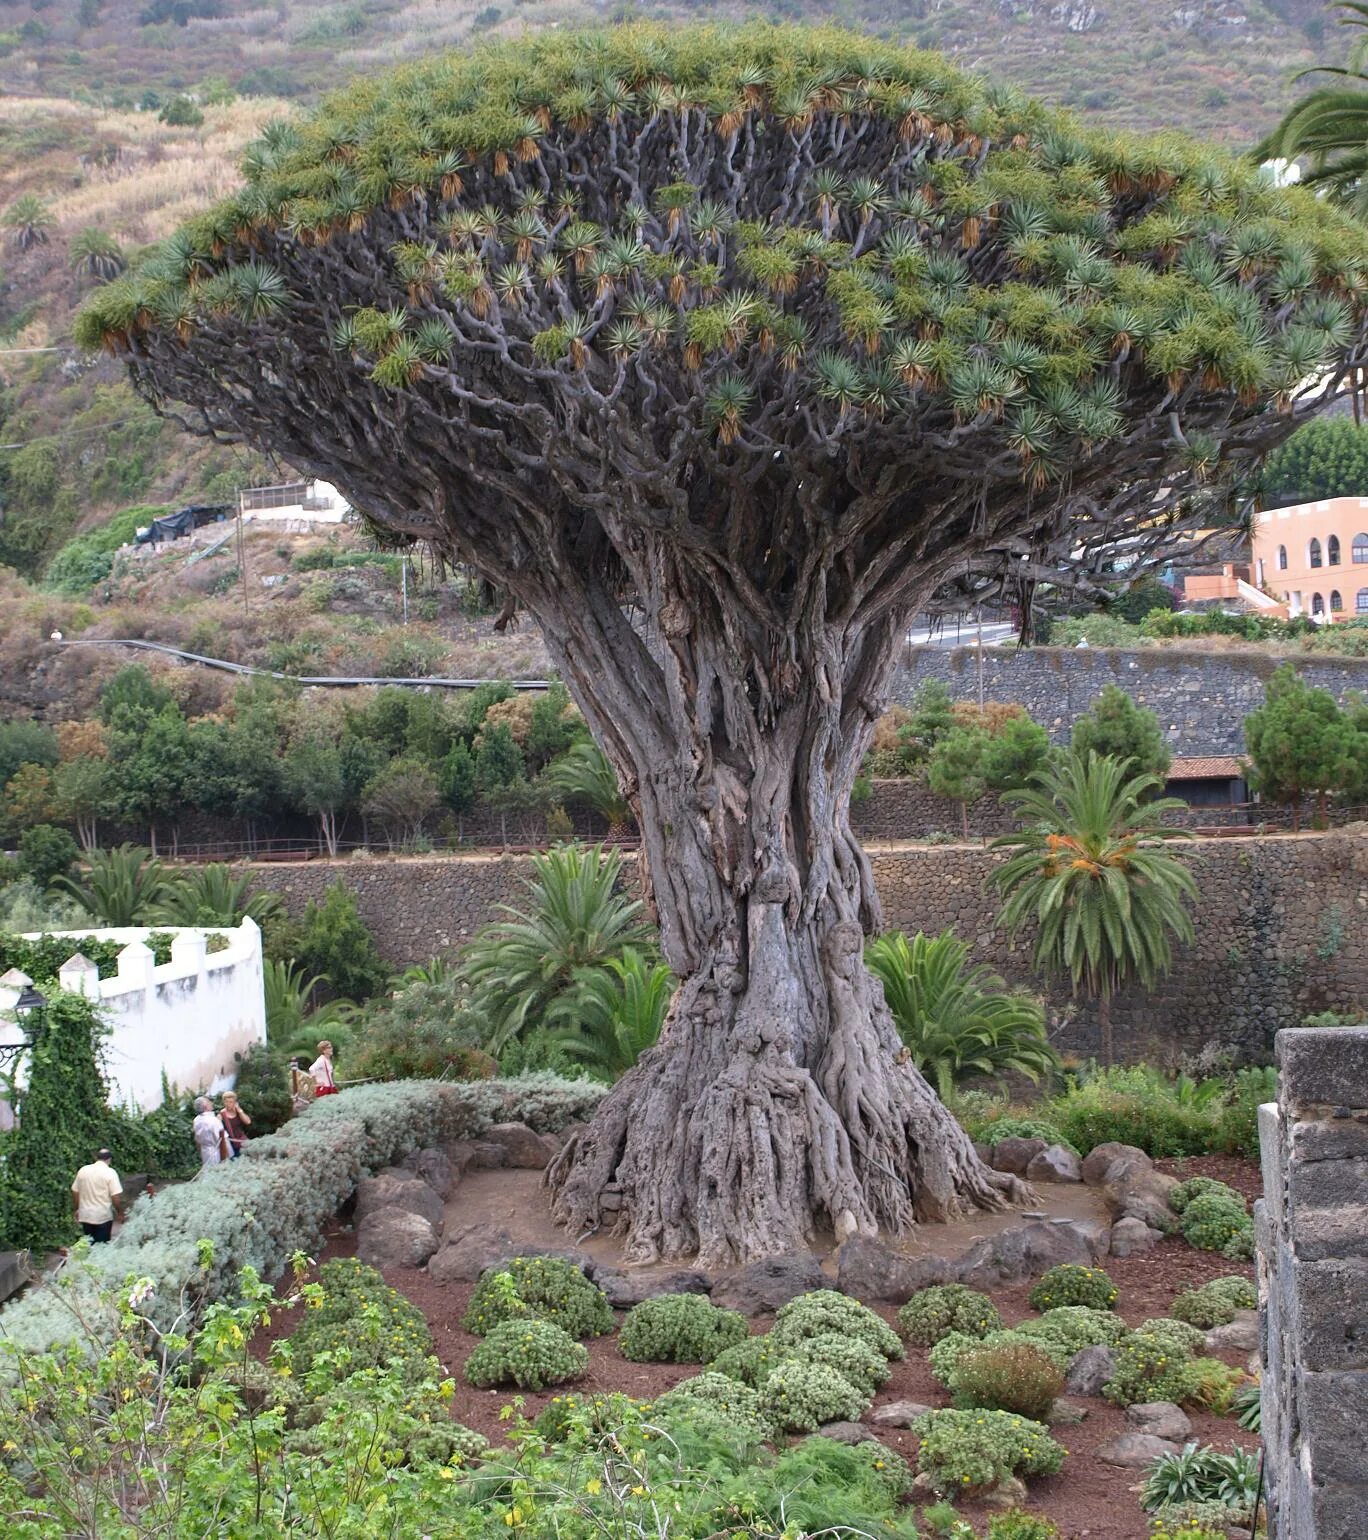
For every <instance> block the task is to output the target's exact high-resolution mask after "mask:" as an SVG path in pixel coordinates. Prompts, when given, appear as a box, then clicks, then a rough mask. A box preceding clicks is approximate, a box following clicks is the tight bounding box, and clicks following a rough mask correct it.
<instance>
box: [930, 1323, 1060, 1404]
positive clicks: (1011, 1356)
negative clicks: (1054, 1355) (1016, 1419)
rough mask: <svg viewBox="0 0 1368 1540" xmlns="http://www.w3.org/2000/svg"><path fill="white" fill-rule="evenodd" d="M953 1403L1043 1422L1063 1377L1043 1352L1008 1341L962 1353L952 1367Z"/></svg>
mask: <svg viewBox="0 0 1368 1540" xmlns="http://www.w3.org/2000/svg"><path fill="white" fill-rule="evenodd" d="M954 1379H955V1404H956V1405H957V1406H966V1407H969V1406H979V1407H987V1408H989V1409H990V1410H992V1411H999V1412H1016V1413H1017V1414H1018V1416H1021V1417H1029V1418H1031V1419H1032V1420H1034V1421H1036V1422H1045V1421H1046V1420H1047V1419H1048V1417H1049V1415H1050V1408H1051V1407H1052V1406H1053V1405H1054V1403H1055V1400H1056V1398H1057V1397H1058V1396H1059V1395H1060V1394H1061V1393H1062V1392H1063V1389H1064V1375H1063V1373H1062V1371H1061V1370H1060V1369H1059V1367H1058V1366H1057V1365H1056V1364H1055V1363H1053V1362H1052V1361H1051V1359H1050V1357H1049V1355H1048V1354H1047V1353H1045V1352H1044V1351H1042V1349H1041V1348H1040V1347H1039V1346H1036V1347H1033V1346H1031V1344H1030V1343H1027V1342H1009V1343H1004V1344H1002V1345H1001V1346H999V1347H985V1348H980V1349H977V1350H974V1351H970V1352H967V1353H964V1354H963V1355H962V1356H961V1357H960V1359H959V1361H958V1362H957V1363H956V1365H955V1373H954Z"/></svg>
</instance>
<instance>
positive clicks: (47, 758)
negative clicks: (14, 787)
mask: <svg viewBox="0 0 1368 1540" xmlns="http://www.w3.org/2000/svg"><path fill="white" fill-rule="evenodd" d="M56 763H57V735H56V734H55V733H54V732H53V730H52V729H51V728H50V727H44V726H43V724H42V723H41V722H27V721H24V720H23V719H22V718H17V719H15V720H14V721H10V722H0V786H3V785H4V784H5V782H6V781H8V780H9V779H10V777H11V776H12V775H13V774H14V773H15V771H17V770H18V769H19V767H20V766H21V765H44V766H52V765H55V764H56Z"/></svg>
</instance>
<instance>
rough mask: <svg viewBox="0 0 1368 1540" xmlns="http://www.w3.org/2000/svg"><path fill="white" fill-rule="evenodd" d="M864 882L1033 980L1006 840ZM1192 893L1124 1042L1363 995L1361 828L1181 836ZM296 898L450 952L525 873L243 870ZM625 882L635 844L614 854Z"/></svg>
mask: <svg viewBox="0 0 1368 1540" xmlns="http://www.w3.org/2000/svg"><path fill="white" fill-rule="evenodd" d="M869 854H870V859H871V861H872V864H873V869H874V876H875V881H876V883H877V885H878V889H879V893H880V895H881V897H882V900H883V906H884V920H885V923H886V925H888V926H889V927H890V928H898V929H902V930H906V931H909V932H911V931H916V930H925V931H929V932H939V931H941V930H945V929H947V928H950V929H954V930H955V931H957V932H958V933H959V935H961V936H963V937H964V938H965V939H966V940H968V941H970V942H971V943H972V945H973V948H974V955H975V957H976V958H977V959H978V960H980V961H983V962H987V963H990V964H992V966H993V967H995V968H997V969H998V970H999V971H1000V972H1002V973H1003V974H1005V975H1006V977H1007V978H1008V979H1009V980H1011V981H1013V982H1015V983H1019V984H1023V985H1026V984H1029V985H1032V987H1038V986H1036V983H1035V981H1034V979H1033V977H1032V973H1031V968H1030V959H1029V953H1028V951H1027V949H1026V948H1025V947H1024V946H1023V945H1022V944H1020V943H1017V944H1012V943H1011V942H1009V941H1008V940H1007V938H1006V937H1004V936H1003V935H1001V934H1000V933H999V932H998V931H997V929H996V927H995V925H994V916H995V914H996V912H997V907H998V904H997V899H996V896H995V895H994V893H993V892H992V890H991V889H990V888H989V887H988V884H987V879H988V875H989V873H990V872H991V871H992V868H993V866H994V865H995V864H996V862H997V861H998V860H1000V859H1001V855H1000V854H999V853H996V852H992V851H986V850H984V849H982V848H981V847H978V846H966V845H931V846H921V847H918V846H875V847H871V849H870V852H869ZM1186 856H1187V859H1188V860H1189V861H1190V862H1191V863H1192V867H1193V871H1194V875H1195V877H1196V879H1197V885H1198V888H1199V891H1200V893H1201V903H1200V907H1199V909H1198V911H1197V916H1196V919H1197V936H1196V939H1195V941H1194V942H1193V944H1192V946H1190V947H1187V948H1183V949H1182V950H1181V952H1180V955H1179V957H1178V960H1177V965H1176V967H1175V968H1174V971H1173V973H1172V975H1171V976H1170V977H1169V978H1168V979H1167V980H1165V981H1163V982H1162V983H1161V984H1159V985H1158V986H1157V987H1156V988H1155V989H1153V990H1148V991H1146V990H1139V989H1135V990H1128V991H1126V992H1125V993H1124V994H1122V995H1120V996H1118V997H1117V999H1116V1000H1115V1001H1114V1003H1113V1011H1112V1018H1113V1022H1114V1025H1115V1031H1116V1041H1117V1043H1118V1045H1119V1050H1120V1051H1121V1052H1123V1053H1125V1054H1127V1055H1128V1056H1130V1057H1137V1058H1138V1057H1148V1058H1154V1059H1157V1060H1160V1061H1163V1062H1169V1061H1172V1060H1174V1059H1176V1058H1177V1057H1178V1056H1179V1055H1181V1054H1195V1053H1198V1052H1200V1051H1201V1050H1202V1049H1204V1048H1207V1047H1208V1046H1214V1047H1224V1048H1230V1049H1234V1050H1236V1051H1237V1052H1239V1053H1241V1054H1244V1055H1247V1056H1249V1057H1254V1058H1261V1059H1266V1058H1267V1057H1268V1055H1269V1053H1270V1052H1271V1049H1272V1043H1273V1035H1274V1033H1275V1032H1276V1031H1277V1030H1278V1029H1279V1028H1282V1027H1288V1026H1295V1025H1296V1024H1297V1023H1299V1022H1300V1020H1301V1019H1302V1017H1303V1016H1304V1015H1306V1014H1308V1013H1310V1012H1313V1011H1320V1010H1327V1009H1335V1010H1349V1009H1352V1008H1355V1007H1357V1006H1360V1005H1364V1004H1368V839H1365V838H1364V836H1363V834H1362V833H1361V832H1359V831H1356V830H1352V829H1351V830H1342V831H1336V832H1333V833H1329V834H1306V835H1299V836H1275V837H1270V838H1263V839H1239V838H1232V839H1222V840H1211V841H1198V842H1196V843H1195V844H1193V845H1192V846H1191V847H1189V848H1188V849H1187V851H1186ZM254 871H255V875H256V880H257V883H258V885H259V886H260V887H262V888H269V889H272V890H274V891H276V892H278V893H280V894H281V896H282V897H283V898H284V899H285V901H286V903H287V905H288V906H289V908H290V909H291V911H292V912H296V913H298V912H299V911H301V910H302V909H303V907H304V905H305V904H306V903H307V902H308V901H309V900H310V899H319V898H321V897H322V896H323V893H324V891H325V890H326V888H327V886H328V884H329V883H331V882H333V881H334V880H336V879H338V878H340V879H341V880H342V881H344V882H345V883H346V884H347V886H348V887H350V888H351V889H352V890H353V891H354V892H355V894H356V896H357V902H358V906H359V909H360V912H361V915H362V917H363V918H364V919H365V921H366V923H367V924H368V925H369V926H370V927H371V928H372V930H373V931H374V932H375V934H376V938H377V940H378V942H379V945H380V949H381V951H382V952H383V953H384V955H385V956H386V957H387V958H388V959H389V960H390V961H391V962H394V963H396V964H407V963H411V962H416V961H420V960H422V959H425V958H427V957H429V956H431V955H433V954H434V953H445V954H451V953H452V952H454V951H456V950H457V949H458V948H460V947H461V946H462V945H463V944H464V943H465V942H466V941H468V940H469V939H470V937H471V936H472V935H473V934H474V933H475V931H476V930H478V929H479V927H480V926H481V925H483V924H485V923H486V922H487V921H489V920H491V919H494V918H496V917H497V907H496V906H497V905H499V904H501V903H511V904H514V905H517V904H520V903H521V902H522V901H523V898H524V896H525V889H524V887H523V883H524V882H525V880H526V879H527V878H528V877H529V876H530V874H531V863H530V861H529V860H528V858H527V857H525V856H499V855H484V856H418V857H409V858H395V859H385V858H377V857H371V858H368V859H365V860H353V861H338V862H325V861H312V862H307V863H303V864H299V865H283V864H280V865H264V866H260V867H257V868H255V869H254ZM624 871H625V873H626V875H627V880H628V881H629V882H631V883H635V880H636V878H635V858H634V857H632V856H630V855H629V856H628V857H627V858H626V860H625V862H624ZM1050 1002H1051V1005H1052V1006H1053V1007H1054V1008H1055V1010H1056V1012H1057V1014H1058V1015H1059V1016H1060V1017H1062V1018H1066V1019H1065V1020H1064V1021H1063V1024H1062V1026H1061V1030H1060V1034H1059V1037H1058V1039H1057V1041H1058V1042H1059V1044H1060V1046H1061V1047H1063V1048H1065V1049H1069V1050H1073V1051H1076V1052H1079V1053H1085V1054H1086V1053H1095V1052H1096V1051H1097V1042H1098V1038H1097V1027H1096V1021H1095V1018H1094V1014H1093V1012H1092V1010H1091V1009H1090V1008H1089V1007H1088V1006H1086V1005H1082V1006H1078V1007H1074V1006H1073V1003H1072V1002H1071V1001H1070V1000H1069V997H1068V993H1067V990H1066V989H1055V990H1053V991H1052V992H1051V995H1050Z"/></svg>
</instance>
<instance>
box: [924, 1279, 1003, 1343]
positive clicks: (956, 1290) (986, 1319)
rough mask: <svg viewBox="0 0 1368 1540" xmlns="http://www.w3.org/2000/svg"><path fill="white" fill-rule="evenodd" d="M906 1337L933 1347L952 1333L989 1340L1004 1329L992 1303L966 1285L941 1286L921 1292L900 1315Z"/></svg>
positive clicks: (947, 1284)
mask: <svg viewBox="0 0 1368 1540" xmlns="http://www.w3.org/2000/svg"><path fill="white" fill-rule="evenodd" d="M898 1325H899V1326H900V1327H901V1328H902V1333H903V1336H904V1337H906V1338H907V1340H908V1341H909V1342H915V1343H916V1344H917V1345H918V1346H919V1347H932V1346H933V1345H934V1344H935V1343H937V1342H939V1341H940V1340H941V1338H942V1337H946V1336H949V1334H950V1333H951V1332H952V1331H955V1332H962V1333H964V1334H965V1335H966V1336H969V1337H986V1336H987V1335H988V1333H989V1332H990V1331H997V1330H998V1329H999V1328H1000V1327H1001V1326H1002V1317H1001V1316H1000V1315H999V1314H998V1313H997V1309H996V1307H995V1306H994V1304H993V1302H992V1300H990V1299H989V1298H988V1296H987V1295H986V1294H980V1293H979V1291H978V1290H977V1289H970V1288H966V1287H965V1286H964V1284H962V1283H938V1284H934V1285H933V1286H932V1287H931V1288H929V1289H918V1290H917V1292H916V1293H915V1294H914V1295H913V1296H912V1298H911V1299H909V1300H908V1302H907V1303H906V1304H905V1305H904V1306H903V1307H902V1309H901V1310H899V1311H898Z"/></svg>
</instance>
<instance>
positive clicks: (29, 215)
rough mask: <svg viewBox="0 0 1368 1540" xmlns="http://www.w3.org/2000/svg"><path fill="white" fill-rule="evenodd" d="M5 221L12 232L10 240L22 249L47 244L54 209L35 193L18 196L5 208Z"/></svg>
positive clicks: (5, 224)
mask: <svg viewBox="0 0 1368 1540" xmlns="http://www.w3.org/2000/svg"><path fill="white" fill-rule="evenodd" d="M0 223H3V224H4V226H5V228H6V229H7V230H8V231H9V233H10V240H11V241H13V242H14V244H15V245H16V246H17V247H18V248H19V250H20V251H28V250H29V249H30V248H31V247H33V246H45V245H46V244H47V238H48V231H49V230H50V229H51V228H52V211H51V210H50V209H49V208H48V206H47V204H46V203H44V202H43V200H42V199H41V198H39V197H36V196H35V195H34V194H33V193H25V194H24V196H23V197H22V198H16V199H15V200H14V202H13V203H11V204H10V206H9V207H8V208H7V209H6V210H5V214H4V218H3V220H2V221H0Z"/></svg>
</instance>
